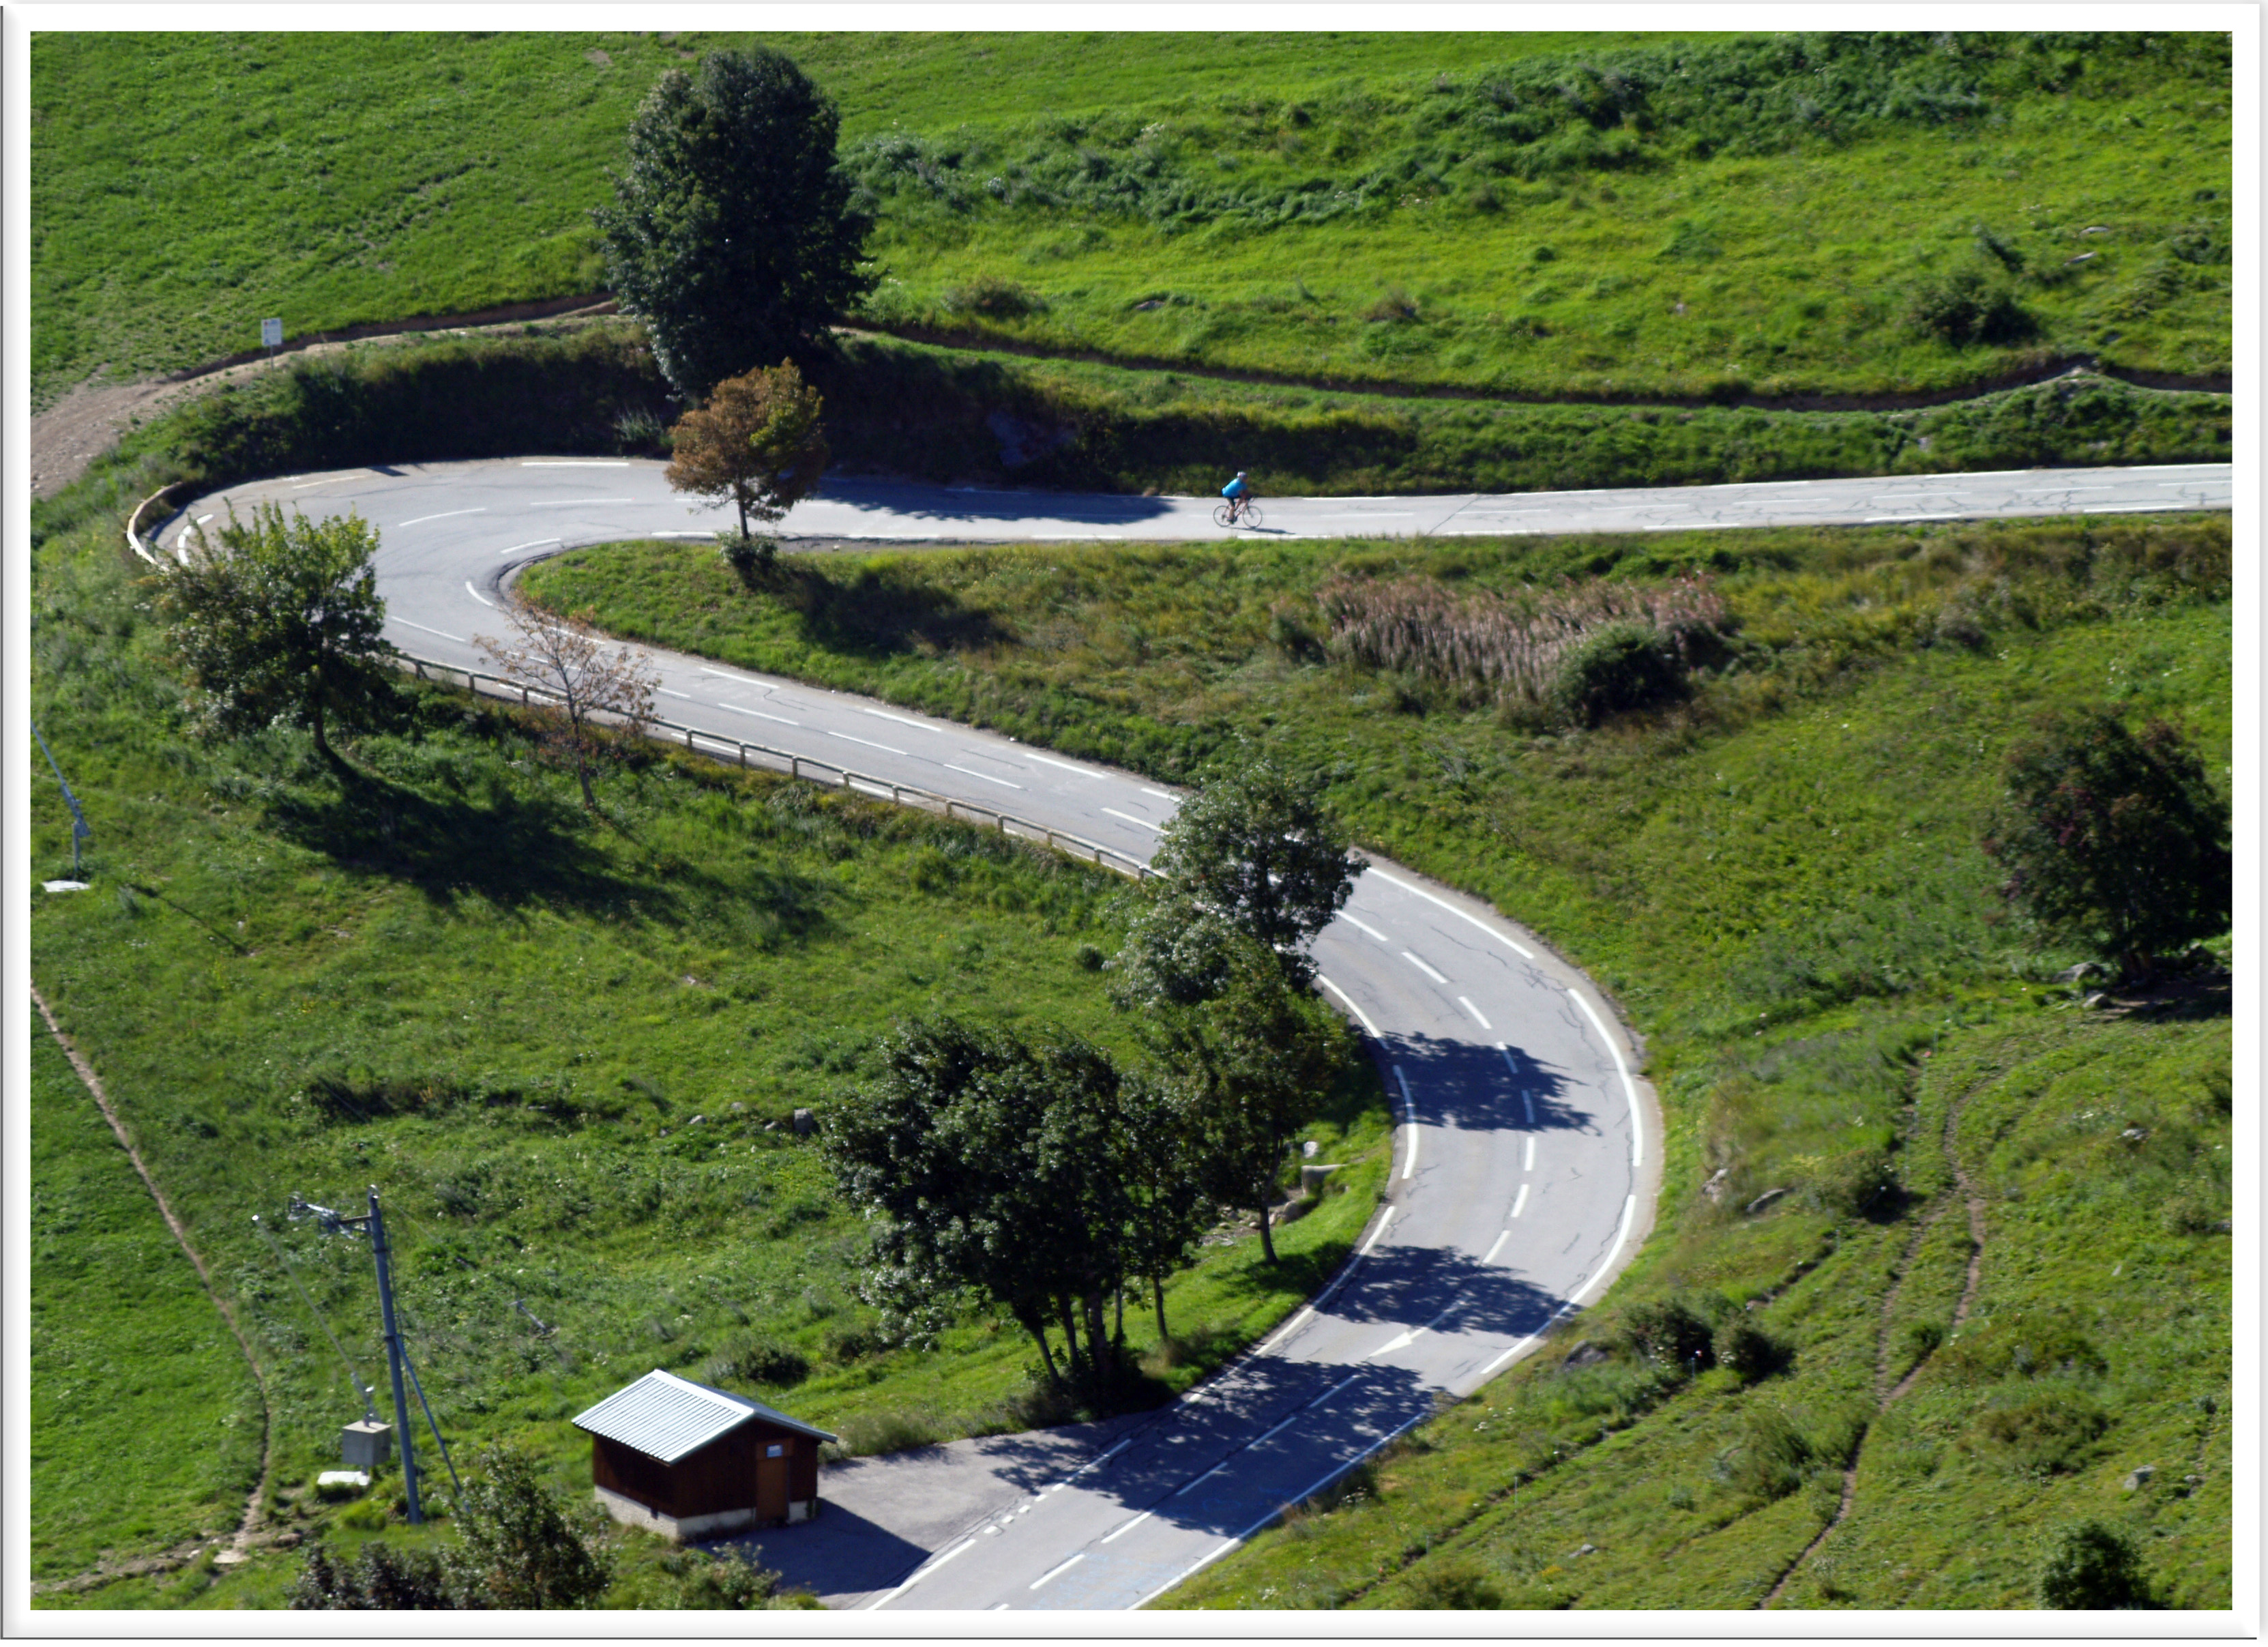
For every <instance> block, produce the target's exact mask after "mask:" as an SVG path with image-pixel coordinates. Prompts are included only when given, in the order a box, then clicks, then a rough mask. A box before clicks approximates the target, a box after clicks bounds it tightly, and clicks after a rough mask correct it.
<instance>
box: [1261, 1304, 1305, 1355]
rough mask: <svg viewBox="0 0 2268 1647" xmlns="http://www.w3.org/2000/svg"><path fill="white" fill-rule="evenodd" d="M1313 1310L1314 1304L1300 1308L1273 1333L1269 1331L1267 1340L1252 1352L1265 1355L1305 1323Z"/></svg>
mask: <svg viewBox="0 0 2268 1647" xmlns="http://www.w3.org/2000/svg"><path fill="white" fill-rule="evenodd" d="M1314 1312H1315V1306H1314V1305H1313V1304H1308V1305H1307V1307H1305V1308H1304V1309H1302V1310H1301V1311H1300V1313H1299V1314H1297V1315H1295V1316H1293V1317H1292V1318H1291V1319H1290V1320H1288V1321H1286V1322H1285V1323H1284V1325H1283V1326H1279V1327H1278V1328H1277V1329H1276V1330H1275V1331H1274V1332H1273V1333H1270V1334H1269V1335H1268V1341H1267V1342H1266V1343H1264V1344H1263V1345H1261V1347H1260V1348H1258V1349H1256V1350H1254V1351H1253V1352H1252V1353H1253V1354H1254V1355H1266V1354H1267V1353H1268V1352H1269V1351H1270V1350H1271V1349H1273V1348H1276V1346H1277V1345H1278V1344H1280V1343H1282V1342H1283V1341H1284V1340H1285V1339H1287V1338H1289V1337H1291V1336H1292V1333H1296V1332H1298V1331H1299V1330H1300V1327H1301V1326H1305V1325H1306V1324H1307V1318H1308V1317H1309V1316H1311V1315H1313V1314H1314Z"/></svg>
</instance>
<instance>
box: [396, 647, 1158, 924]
mask: <svg viewBox="0 0 2268 1647" xmlns="http://www.w3.org/2000/svg"><path fill="white" fill-rule="evenodd" d="M394 656H395V658H396V660H397V661H399V662H400V663H401V664H402V665H403V666H405V667H406V668H409V670H410V671H411V672H412V673H414V674H415V675H416V676H417V678H418V679H419V680H421V681H431V680H440V681H442V682H443V683H445V684H446V682H447V678H448V677H450V676H459V677H461V678H462V679H463V680H464V682H465V684H466V686H467V688H468V690H469V691H472V692H474V693H475V695H477V696H480V697H486V698H504V699H505V700H507V701H511V700H515V699H516V700H517V701H519V702H520V703H522V704H527V705H534V704H535V703H537V702H539V701H540V702H542V703H546V704H549V703H551V702H554V701H556V699H555V698H554V696H553V695H552V694H551V693H549V692H546V691H543V690H542V689H541V687H535V686H528V685H526V684H523V683H520V682H518V681H512V680H508V679H506V678H505V677H504V676H501V675H491V674H490V673H488V672H487V671H486V670H484V669H468V668H465V667H464V666H463V665H462V664H457V663H443V662H440V661H438V660H436V659H432V658H421V657H419V656H417V655H416V654H415V653H410V652H403V651H401V649H400V648H398V647H397V648H396V649H395V652H394ZM428 671H431V673H429V672H428ZM483 682H485V683H488V685H487V686H483V684H482V683H483ZM491 689H493V690H491ZM609 719H610V720H615V724H622V722H620V720H618V718H615V717H609ZM642 725H643V727H661V728H663V729H665V730H666V731H669V732H673V733H676V734H679V735H681V736H682V738H683V740H684V743H685V747H686V748H687V749H689V750H692V751H693V752H694V753H695V754H696V755H707V756H710V757H711V758H722V754H721V752H722V751H726V750H729V751H731V752H732V755H733V762H734V764H738V765H740V766H741V767H743V768H755V767H761V768H762V770H765V771H774V770H777V771H783V772H786V773H787V775H788V776H789V777H791V778H796V779H810V780H811V781H814V782H821V781H823V782H828V783H837V782H839V784H840V786H841V787H843V788H844V789H846V790H849V791H851V793H852V794H866V795H872V796H873V797H874V798H875V799H877V800H880V799H883V798H885V797H887V799H888V800H889V801H891V802H892V803H893V804H894V805H896V806H909V807H917V808H919V809H922V810H924V811H933V812H939V813H941V814H942V815H943V816H946V817H947V818H951V817H953V816H955V815H956V813H957V812H958V813H961V814H966V815H967V816H969V817H970V818H972V819H986V818H989V819H990V820H991V821H992V823H993V825H994V827H995V828H997V829H998V831H999V832H1000V833H1001V834H1003V835H1013V836H1015V837H1017V838H1019V839H1023V840H1031V841H1037V842H1039V843H1040V844H1042V846H1048V847H1049V848H1051V849H1053V850H1055V851H1057V852H1063V853H1066V854H1067V855H1069V856H1071V857H1077V856H1079V853H1086V854H1087V855H1088V856H1089V857H1090V858H1091V859H1092V860H1093V861H1094V865H1095V867H1096V868H1101V869H1108V870H1111V871H1112V872H1114V873H1115V874H1118V875H1127V876H1130V878H1132V879H1134V880H1136V881H1143V880H1147V879H1150V878H1152V877H1153V876H1155V875H1157V871H1156V870H1154V869H1152V868H1150V866H1149V865H1147V864H1145V863H1144V862H1143V861H1142V860H1140V859H1138V858H1135V857H1131V856H1130V855H1128V854H1127V853H1123V852H1120V851H1119V850H1118V849H1117V848H1116V847H1115V846H1104V845H1102V844H1101V842H1100V841H1091V840H1089V839H1087V838H1086V837H1085V836H1083V835H1073V834H1071V832H1070V831H1066V830H1059V829H1051V828H1049V826H1048V825H1047V824H1044V823H1034V822H1033V821H1032V820H1031V819H1029V818H1024V817H1018V816H1016V815H1015V814H1014V813H1013V812H1003V811H1002V810H1000V809H999V808H998V807H988V806H983V805H980V804H979V803H977V802H976V801H964V800H962V799H961V797H959V796H958V795H941V794H937V793H936V792H935V791H933V790H929V789H924V788H921V787H918V786H917V785H913V784H902V783H893V782H892V781H891V780H890V779H887V778H876V777H873V775H871V774H870V773H866V772H854V771H852V770H851V768H850V767H848V766H838V765H836V764H835V763H834V762H832V761H822V760H819V759H816V758H814V757H812V756H809V755H798V754H795V753H794V752H792V750H776V749H773V748H772V747H771V746H770V744H765V743H750V742H745V741H744V740H742V739H740V738H728V737H725V736H724V735H722V734H719V733H715V732H703V731H702V730H701V729H700V728H699V727H689V726H686V725H684V724H683V723H681V722H680V721H675V720H663V719H662V718H661V717H660V716H659V715H654V716H649V717H648V718H647V719H646V720H644V722H643V723H642ZM668 741H669V742H676V739H674V738H673V739H670V740H668ZM704 744H705V745H707V746H708V747H707V748H705V749H704V748H703V745H704ZM752 757H761V758H760V759H757V758H752ZM827 773H833V774H834V777H833V778H827V777H825V776H824V775H825V774H827Z"/></svg>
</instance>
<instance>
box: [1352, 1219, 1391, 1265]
mask: <svg viewBox="0 0 2268 1647" xmlns="http://www.w3.org/2000/svg"><path fill="white" fill-rule="evenodd" d="M1392 1222H1394V1208H1391V1207H1389V1208H1387V1209H1386V1216H1385V1217H1383V1218H1381V1219H1380V1220H1379V1221H1378V1228H1377V1229H1375V1230H1372V1231H1371V1232H1370V1239H1369V1240H1367V1241H1366V1242H1364V1243H1363V1244H1362V1251H1361V1252H1358V1253H1356V1254H1355V1256H1356V1257H1357V1258H1368V1257H1369V1256H1370V1249H1371V1248H1373V1247H1374V1246H1376V1245H1377V1244H1378V1237H1381V1236H1382V1235H1384V1234H1385V1233H1386V1229H1387V1226H1388V1224H1390V1223H1392Z"/></svg>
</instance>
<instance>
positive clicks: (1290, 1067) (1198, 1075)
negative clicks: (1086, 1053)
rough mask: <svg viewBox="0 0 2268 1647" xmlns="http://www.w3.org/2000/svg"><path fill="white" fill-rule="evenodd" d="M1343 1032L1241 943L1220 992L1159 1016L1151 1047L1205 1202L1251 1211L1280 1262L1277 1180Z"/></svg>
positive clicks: (1259, 952)
mask: <svg viewBox="0 0 2268 1647" xmlns="http://www.w3.org/2000/svg"><path fill="white" fill-rule="evenodd" d="M1344 1033H1345V1029H1344V1026H1343V1025H1342V1024H1340V1023H1338V1022H1337V1019H1336V1018H1334V1017H1332V1016H1330V1014H1329V1012H1328V1011H1327V1010H1326V1009H1325V1008H1323V1007H1322V1003H1320V1002H1319V1001H1316V1000H1315V998H1314V995H1313V994H1312V993H1309V992H1308V991H1307V990H1306V989H1304V988H1303V987H1302V986H1300V983H1299V982H1298V981H1297V980H1296V979H1292V978H1290V977H1287V976H1286V975H1285V970H1284V967H1283V965H1282V958H1281V956H1278V955H1275V954H1271V953H1270V951H1268V950H1266V949H1263V948H1262V947H1261V946H1260V945H1258V944H1257V943H1256V942H1253V941H1252V940H1251V939H1250V938H1248V937H1241V938H1240V939H1239V941H1238V942H1237V944H1236V947H1235V949H1234V951H1233V958H1232V960H1231V962H1230V964H1229V967H1228V972H1227V976H1226V979H1225V980H1224V981H1223V983H1222V986H1221V987H1220V989H1219V992H1218V993H1215V994H1214V995H1213V996H1212V997H1211V999H1209V1000H1206V1001H1203V1002H1201V1003H1199V1004H1198V1005H1197V1006H1194V1007H1189V1008H1182V1009H1181V1010H1178V1011H1172V1012H1167V1013H1166V1014H1163V1015H1161V1016H1160V1018H1159V1019H1158V1020H1157V1021H1156V1023H1155V1025H1154V1027H1153V1029H1152V1048H1153V1050H1154V1051H1155V1052H1156V1053H1157V1054H1158V1055H1159V1056H1160V1059H1161V1060H1162V1061H1163V1062H1164V1064H1165V1066H1166V1067H1167V1068H1168V1069H1169V1070H1171V1071H1172V1072H1173V1073H1172V1075H1171V1077H1170V1078H1171V1079H1172V1080H1173V1081H1174V1082H1175V1083H1176V1084H1177V1085H1178V1086H1179V1087H1180V1088H1181V1089H1182V1092H1183V1093H1184V1094H1185V1095H1186V1097H1185V1100H1184V1101H1185V1103H1186V1104H1187V1105H1188V1107H1189V1114H1190V1116H1191V1119H1192V1121H1193V1122H1194V1125H1195V1126H1196V1129H1197V1134H1198V1145H1197V1171H1198V1174H1199V1178H1200V1181H1201V1182H1202V1183H1203V1184H1204V1188H1205V1190H1206V1192H1207V1193H1208V1195H1209V1197H1210V1199H1211V1200H1216V1201H1220V1202H1225V1203H1226V1204H1227V1205H1229V1206H1232V1207H1241V1208H1246V1209H1247V1210H1248V1211H1250V1212H1251V1213H1252V1214H1253V1215H1254V1216H1255V1218H1256V1220H1257V1222H1258V1223H1259V1225H1260V1247H1261V1251H1262V1252H1263V1254H1264V1255H1265V1256H1266V1258H1267V1260H1268V1262H1269V1263H1270V1264H1273V1263H1275V1262H1276V1261H1277V1260H1276V1237H1275V1234H1274V1230H1273V1228H1272V1222H1271V1220H1272V1212H1271V1209H1272V1208H1273V1206H1274V1204H1275V1200H1276V1175H1277V1173H1278V1171H1280V1170H1281V1169H1282V1167H1283V1164H1284V1157H1285V1151H1286V1150H1287V1149H1288V1148H1289V1147H1290V1145H1291V1141H1292V1134H1295V1133H1296V1132H1298V1131H1299V1129H1300V1126H1303V1125H1305V1124H1306V1122H1307V1118H1308V1117H1309V1116H1310V1115H1312V1114H1313V1113H1314V1109H1315V1101H1316V1099H1317V1097H1319V1096H1320V1095H1321V1093H1322V1090H1323V1089H1324V1088H1326V1087H1327V1086H1329V1083H1330V1081H1331V1077H1332V1074H1333V1071H1334V1069H1335V1067H1336V1066H1337V1061H1338V1047H1339V1038H1340V1037H1341V1036H1343V1035H1344Z"/></svg>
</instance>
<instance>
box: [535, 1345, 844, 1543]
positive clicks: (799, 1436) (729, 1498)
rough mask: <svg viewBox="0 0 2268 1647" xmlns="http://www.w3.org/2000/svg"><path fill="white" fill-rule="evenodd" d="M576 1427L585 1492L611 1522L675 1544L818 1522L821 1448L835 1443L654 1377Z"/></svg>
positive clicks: (686, 1383)
mask: <svg viewBox="0 0 2268 1647" xmlns="http://www.w3.org/2000/svg"><path fill="white" fill-rule="evenodd" d="M575 1427H576V1428H577V1429H580V1430H583V1431H585V1432H586V1433H587V1434H588V1435H589V1436H590V1437H591V1485H592V1488H593V1491H594V1492H595V1493H596V1494H597V1496H598V1500H599V1502H600V1503H602V1504H604V1505H605V1506H606V1507H607V1509H608V1512H609V1513H610V1514H612V1515H613V1516H614V1518H615V1520H617V1521H621V1522H624V1523H627V1524H628V1525H631V1526H637V1527H644V1528H646V1529H647V1530H649V1531H650V1532H654V1533H660V1534H661V1535H662V1536H663V1537H665V1538H667V1539H671V1540H677V1541H679V1542H682V1541H684V1540H689V1539H706V1538H714V1537H716V1536H718V1534H720V1533H730V1532H733V1530H735V1529H737V1528H740V1527H747V1526H755V1525H766V1524H770V1523H774V1522H789V1521H802V1520H804V1519H806V1518H808V1517H810V1516H813V1515H814V1514H816V1513H817V1512H818V1510H819V1446H820V1444H821V1442H824V1441H832V1440H834V1439H835V1437H833V1436H831V1435H829V1434H828V1432H827V1431H826V1430H823V1429H816V1428H814V1427H813V1426H812V1425H809V1424H806V1423H805V1422H802V1421H801V1420H799V1419H793V1418H790V1417H789V1416H788V1415H787V1414H784V1413H781V1412H776V1411H774V1410H773V1409H772V1408H770V1407H766V1406H765V1405H764V1404H763V1403H762V1401H752V1400H749V1399H748V1398H747V1396H745V1395H733V1394H732V1393H730V1392H726V1391H724V1390H712V1389H711V1388H710V1387H709V1386H708V1385H705V1384H696V1383H694V1382H693V1381H692V1380H691V1379H689V1378H681V1377H678V1376H677V1375H676V1374H675V1373H674V1372H664V1371H662V1370H660V1369H659V1368H656V1369H655V1370H653V1371H652V1372H649V1373H648V1374H646V1376H645V1377H643V1378H640V1379H639V1380H638V1381H637V1383H636V1384H633V1385H628V1386H626V1387H624V1388H622V1389H620V1390H617V1391H615V1392H614V1393H613V1394H612V1395H610V1396H608V1398H607V1399H606V1400H603V1401H601V1402H600V1403H599V1404H598V1405H597V1406H596V1407H592V1408H591V1409H590V1410H589V1411H587V1412H585V1413H582V1414H578V1416H577V1417H576V1419H575Z"/></svg>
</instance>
